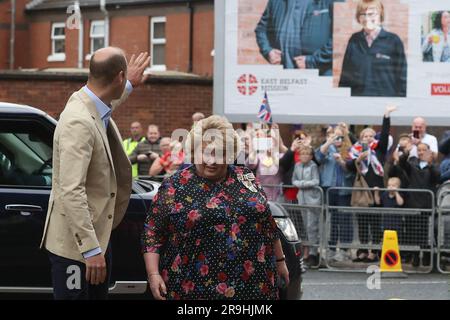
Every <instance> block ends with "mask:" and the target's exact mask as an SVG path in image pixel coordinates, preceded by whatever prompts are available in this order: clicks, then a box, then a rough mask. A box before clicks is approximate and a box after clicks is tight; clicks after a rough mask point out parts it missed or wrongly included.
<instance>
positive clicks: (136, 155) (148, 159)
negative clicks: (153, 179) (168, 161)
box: [128, 124, 161, 176]
mask: <svg viewBox="0 0 450 320" xmlns="http://www.w3.org/2000/svg"><path fill="white" fill-rule="evenodd" d="M160 142H161V134H160V132H159V128H158V126H156V125H154V124H151V125H149V126H148V130H147V136H146V139H145V140H144V141H142V142H140V143H139V144H138V145H137V146H136V148H135V149H134V151H133V153H132V154H131V155H130V156H129V157H128V158H129V159H130V162H131V163H132V164H135V163H137V164H138V174H139V175H140V176H148V174H149V170H150V167H151V166H152V164H153V161H155V159H157V158H158V157H159V156H160V155H161V147H160Z"/></svg>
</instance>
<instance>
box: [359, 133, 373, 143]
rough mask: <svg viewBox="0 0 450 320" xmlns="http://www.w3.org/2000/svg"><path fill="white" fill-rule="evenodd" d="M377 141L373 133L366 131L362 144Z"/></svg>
mask: <svg viewBox="0 0 450 320" xmlns="http://www.w3.org/2000/svg"><path fill="white" fill-rule="evenodd" d="M374 139H375V134H374V133H373V131H366V132H364V134H363V135H362V138H361V142H362V143H371V142H372V141H373V140H374Z"/></svg>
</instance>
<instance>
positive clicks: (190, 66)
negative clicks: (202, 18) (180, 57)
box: [187, 1, 194, 73]
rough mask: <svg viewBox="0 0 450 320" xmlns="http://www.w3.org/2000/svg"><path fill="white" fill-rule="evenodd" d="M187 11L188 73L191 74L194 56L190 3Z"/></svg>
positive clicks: (191, 8) (192, 18) (192, 13)
mask: <svg viewBox="0 0 450 320" xmlns="http://www.w3.org/2000/svg"><path fill="white" fill-rule="evenodd" d="M187 5H188V9H189V66H188V73H192V70H193V69H194V67H193V65H192V64H193V61H192V59H193V56H194V7H193V6H192V3H191V1H188V3H187Z"/></svg>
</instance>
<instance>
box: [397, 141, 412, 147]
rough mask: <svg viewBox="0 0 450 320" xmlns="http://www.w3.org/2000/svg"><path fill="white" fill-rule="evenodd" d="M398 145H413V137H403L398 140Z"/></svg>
mask: <svg viewBox="0 0 450 320" xmlns="http://www.w3.org/2000/svg"><path fill="white" fill-rule="evenodd" d="M398 145H399V146H400V147H402V148H403V149H408V148H409V146H410V145H411V139H409V138H401V139H400V140H399V141H398Z"/></svg>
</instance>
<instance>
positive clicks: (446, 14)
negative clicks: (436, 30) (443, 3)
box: [441, 11, 450, 28]
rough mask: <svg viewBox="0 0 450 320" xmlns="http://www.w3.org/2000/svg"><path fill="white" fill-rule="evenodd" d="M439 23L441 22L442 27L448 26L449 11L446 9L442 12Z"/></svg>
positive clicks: (449, 20) (449, 21)
mask: <svg viewBox="0 0 450 320" xmlns="http://www.w3.org/2000/svg"><path fill="white" fill-rule="evenodd" d="M441 24H442V28H445V27H447V28H449V27H450V13H449V12H448V11H444V12H443V13H442V18H441Z"/></svg>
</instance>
